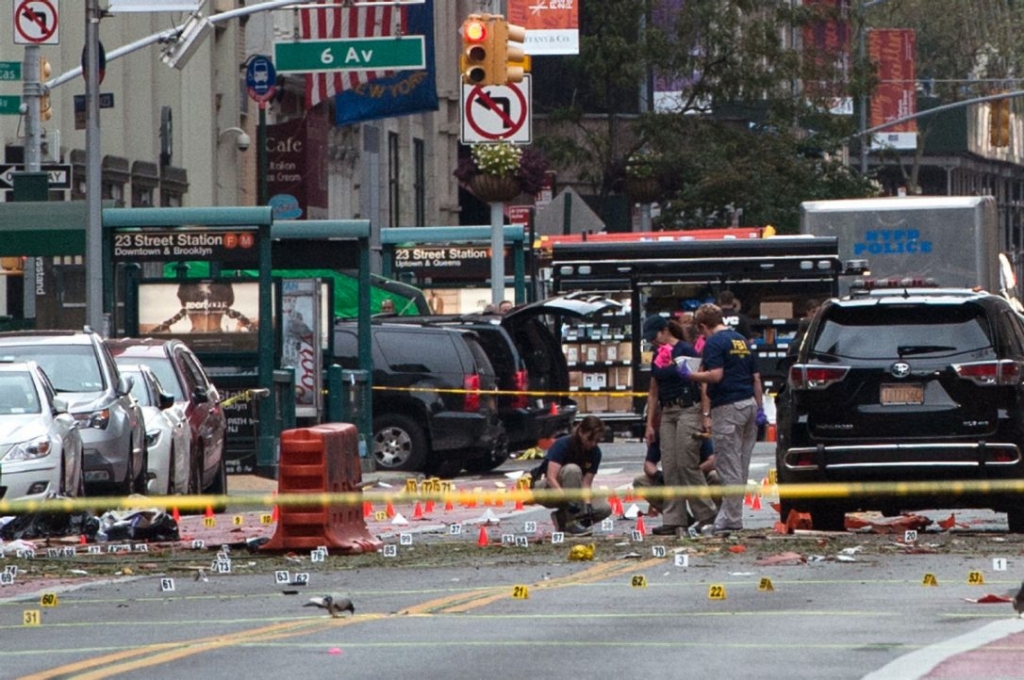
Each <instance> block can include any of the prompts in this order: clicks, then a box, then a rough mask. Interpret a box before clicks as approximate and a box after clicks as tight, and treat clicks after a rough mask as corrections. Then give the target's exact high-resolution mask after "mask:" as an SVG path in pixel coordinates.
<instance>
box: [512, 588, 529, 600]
mask: <svg viewBox="0 0 1024 680" xmlns="http://www.w3.org/2000/svg"><path fill="white" fill-rule="evenodd" d="M512 599H513V600H529V599H530V589H529V588H528V587H526V586H512Z"/></svg>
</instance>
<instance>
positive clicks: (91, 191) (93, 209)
mask: <svg viewBox="0 0 1024 680" xmlns="http://www.w3.org/2000/svg"><path fill="white" fill-rule="evenodd" d="M99 35H100V8H99V0H86V9H85V49H86V62H87V63H86V67H87V69H88V72H87V73H86V74H85V156H86V170H85V201H86V206H87V207H86V211H87V215H88V217H87V220H86V230H85V277H86V278H85V322H86V323H87V324H88V325H89V326H92V328H93V330H95V331H98V332H101V333H105V332H106V330H107V329H106V328H105V327H104V323H103V319H104V315H103V212H102V203H101V201H102V198H103V195H102V182H103V177H102V172H103V169H102V167H101V165H100V153H101V152H100V98H99V79H100V50H99V43H100V41H99Z"/></svg>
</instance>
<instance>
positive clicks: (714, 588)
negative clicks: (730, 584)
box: [708, 583, 725, 600]
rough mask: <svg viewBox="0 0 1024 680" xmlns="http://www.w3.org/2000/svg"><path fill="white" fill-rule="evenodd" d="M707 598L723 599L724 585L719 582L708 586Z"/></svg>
mask: <svg viewBox="0 0 1024 680" xmlns="http://www.w3.org/2000/svg"><path fill="white" fill-rule="evenodd" d="M708 599H709V600H724V599H725V586H723V585H722V584H721V583H712V584H711V585H710V586H709V587H708Z"/></svg>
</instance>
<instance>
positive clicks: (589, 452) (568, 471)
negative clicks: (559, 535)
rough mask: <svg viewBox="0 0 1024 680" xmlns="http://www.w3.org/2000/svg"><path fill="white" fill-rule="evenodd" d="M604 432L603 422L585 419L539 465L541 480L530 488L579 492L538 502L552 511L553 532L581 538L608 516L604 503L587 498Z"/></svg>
mask: <svg viewBox="0 0 1024 680" xmlns="http://www.w3.org/2000/svg"><path fill="white" fill-rule="evenodd" d="M604 430H605V427H604V422H602V421H601V419H600V418H598V417H597V416H585V417H584V418H583V419H582V420H581V421H580V422H579V424H577V425H576V427H575V428H574V429H573V431H572V434H567V435H565V436H564V437H559V438H558V439H556V440H555V441H554V443H552V444H551V447H550V448H549V449H548V450H547V453H546V454H544V461H543V462H542V463H541V465H540V468H541V470H540V472H541V474H543V475H544V477H543V479H541V480H539V481H538V482H537V483H536V484H535V485H534V488H535V489H564V490H566V491H570V492H573V491H581V493H579V494H577V495H574V496H572V497H570V498H566V499H564V500H563V499H553V500H545V501H542V502H541V504H542V505H543V506H544V507H547V508H554V510H555V511H554V512H552V513H551V521H552V522H553V523H554V525H555V531H563V532H565V533H567V534H572V535H574V536H585V535H588V534H589V533H590V532H591V529H590V525H591V524H593V523H595V522H600V521H601V520H603V519H605V518H606V517H608V516H609V515H611V514H612V509H611V506H610V505H609V504H608V501H607V500H606V499H604V498H592V497H591V496H590V494H589V491H590V490H591V489H592V488H593V485H594V476H595V475H597V470H598V468H599V467H601V447H600V446H598V444H599V443H600V442H601V440H602V439H604Z"/></svg>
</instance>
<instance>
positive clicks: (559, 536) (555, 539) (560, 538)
mask: <svg viewBox="0 0 1024 680" xmlns="http://www.w3.org/2000/svg"><path fill="white" fill-rule="evenodd" d="M551 543H552V544H554V543H565V532H564V531H553V532H551Z"/></svg>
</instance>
